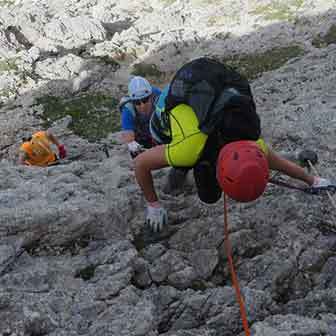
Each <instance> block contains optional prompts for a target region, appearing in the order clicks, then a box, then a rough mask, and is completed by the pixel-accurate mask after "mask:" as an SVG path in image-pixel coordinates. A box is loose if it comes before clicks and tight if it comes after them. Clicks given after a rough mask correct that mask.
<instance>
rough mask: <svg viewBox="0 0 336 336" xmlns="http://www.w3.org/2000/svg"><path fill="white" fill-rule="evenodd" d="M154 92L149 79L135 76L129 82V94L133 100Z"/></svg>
mask: <svg viewBox="0 0 336 336" xmlns="http://www.w3.org/2000/svg"><path fill="white" fill-rule="evenodd" d="M151 94H152V87H151V85H150V84H149V82H148V80H147V79H145V78H143V77H140V76H135V77H133V78H132V80H131V81H130V82H129V84H128V95H129V96H130V97H131V99H132V100H137V99H142V98H145V97H148V96H149V95H151Z"/></svg>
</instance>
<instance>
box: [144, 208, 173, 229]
mask: <svg viewBox="0 0 336 336" xmlns="http://www.w3.org/2000/svg"><path fill="white" fill-rule="evenodd" d="M167 223H168V214H167V211H166V210H165V209H164V208H162V207H161V206H160V204H159V202H154V203H149V204H148V205H147V214H146V224H147V225H149V227H150V228H151V229H152V231H153V232H160V231H161V230H162V229H163V226H164V225H167Z"/></svg>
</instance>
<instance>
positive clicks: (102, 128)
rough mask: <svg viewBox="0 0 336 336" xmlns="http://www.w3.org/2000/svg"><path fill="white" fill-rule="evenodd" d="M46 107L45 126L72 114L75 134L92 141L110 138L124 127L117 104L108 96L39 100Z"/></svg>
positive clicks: (46, 97)
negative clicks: (121, 124)
mask: <svg viewBox="0 0 336 336" xmlns="http://www.w3.org/2000/svg"><path fill="white" fill-rule="evenodd" d="M37 104H42V105H43V107H44V119H45V125H44V126H45V127H49V126H50V124H51V123H52V121H55V120H58V119H61V118H63V117H65V116H66V115H71V117H72V124H71V125H70V128H71V129H73V131H74V132H75V133H76V134H78V135H80V136H82V137H85V138H87V139H88V140H90V141H95V140H99V139H101V138H103V137H106V136H107V135H108V134H109V133H110V132H114V131H116V130H118V129H119V127H120V116H119V112H118V111H117V109H116V107H117V101H116V100H115V99H114V98H112V97H110V96H106V95H101V94H98V93H97V94H84V95H80V96H77V97H71V98H61V97H54V96H44V97H41V98H38V99H37Z"/></svg>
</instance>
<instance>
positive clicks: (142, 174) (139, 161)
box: [135, 145, 168, 203]
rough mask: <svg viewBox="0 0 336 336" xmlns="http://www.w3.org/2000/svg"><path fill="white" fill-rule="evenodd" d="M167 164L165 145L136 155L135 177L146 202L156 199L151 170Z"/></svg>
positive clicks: (155, 200)
mask: <svg viewBox="0 0 336 336" xmlns="http://www.w3.org/2000/svg"><path fill="white" fill-rule="evenodd" d="M167 166H168V162H167V160H166V156H165V145H159V146H156V147H153V148H151V149H148V150H146V151H145V152H143V153H141V154H140V155H138V156H137V157H136V159H135V177H136V179H137V182H138V184H139V186H140V188H141V189H142V191H143V194H144V196H145V199H146V201H147V202H148V203H153V202H157V201H158V197H157V194H156V192H155V188H154V183H153V177H152V170H155V169H160V168H164V167H167Z"/></svg>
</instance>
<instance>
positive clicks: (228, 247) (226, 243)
mask: <svg viewBox="0 0 336 336" xmlns="http://www.w3.org/2000/svg"><path fill="white" fill-rule="evenodd" d="M224 235H225V237H224V246H225V251H226V255H227V258H228V261H229V267H230V272H231V279H232V283H233V287H234V288H235V291H236V297H237V301H238V303H239V309H240V316H241V319H242V322H243V327H244V331H245V335H246V336H250V335H251V333H250V329H249V326H248V321H247V315H246V310H245V305H244V300H243V297H242V296H241V293H240V288H239V283H238V278H237V275H236V272H235V269H234V265H233V260H232V249H231V244H230V240H229V228H228V220H227V201H226V195H225V194H224Z"/></svg>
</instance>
